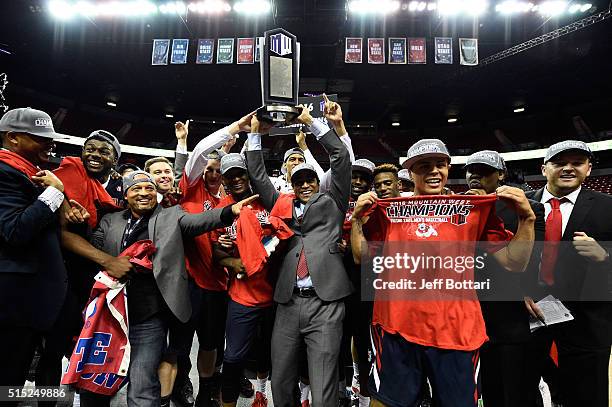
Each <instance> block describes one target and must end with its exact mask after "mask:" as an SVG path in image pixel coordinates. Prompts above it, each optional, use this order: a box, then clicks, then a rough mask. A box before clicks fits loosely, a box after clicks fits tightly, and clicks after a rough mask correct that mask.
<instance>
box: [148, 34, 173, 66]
mask: <svg viewBox="0 0 612 407" xmlns="http://www.w3.org/2000/svg"><path fill="white" fill-rule="evenodd" d="M169 48H170V40H153V51H152V52H151V65H168V50H169Z"/></svg>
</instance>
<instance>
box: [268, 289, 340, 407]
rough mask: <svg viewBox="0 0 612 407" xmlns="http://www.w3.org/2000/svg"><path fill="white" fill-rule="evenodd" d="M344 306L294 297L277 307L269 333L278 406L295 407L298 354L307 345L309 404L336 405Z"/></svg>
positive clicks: (334, 406)
mask: <svg viewBox="0 0 612 407" xmlns="http://www.w3.org/2000/svg"><path fill="white" fill-rule="evenodd" d="M343 319H344V303H343V302H341V301H339V302H325V301H322V300H321V299H319V298H318V297H311V298H304V297H299V296H298V295H296V294H294V295H293V297H292V298H291V300H289V302H287V303H286V304H278V307H277V309H276V317H275V320H274V330H273V332H272V395H273V398H274V405H275V406H277V407H294V402H295V399H294V390H295V384H296V383H297V381H298V368H297V366H298V351H299V349H300V345H301V343H302V342H304V343H305V344H306V353H307V359H308V375H309V377H310V386H311V394H312V404H313V405H314V406H317V407H319V406H322V407H337V405H338V354H339V352H340V340H341V338H342V321H343Z"/></svg>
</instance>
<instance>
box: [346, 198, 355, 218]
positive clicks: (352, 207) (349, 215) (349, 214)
mask: <svg viewBox="0 0 612 407" xmlns="http://www.w3.org/2000/svg"><path fill="white" fill-rule="evenodd" d="M355 206H357V201H351V202H349V207H348V210H347V211H346V215H345V216H344V221H345V222H350V221H351V218H352V217H353V211H354V210H355Z"/></svg>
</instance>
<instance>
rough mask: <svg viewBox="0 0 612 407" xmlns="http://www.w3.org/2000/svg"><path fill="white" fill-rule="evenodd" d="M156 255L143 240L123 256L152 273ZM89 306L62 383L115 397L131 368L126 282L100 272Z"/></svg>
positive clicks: (139, 269) (148, 243)
mask: <svg viewBox="0 0 612 407" xmlns="http://www.w3.org/2000/svg"><path fill="white" fill-rule="evenodd" d="M154 252H155V246H153V242H152V241H150V240H140V241H138V242H136V243H134V244H133V245H131V246H130V247H128V248H127V249H125V250H124V251H123V252H122V253H121V254H120V256H130V257H131V258H130V262H131V263H132V264H134V265H135V266H136V267H135V269H136V271H138V272H151V271H152V269H153V264H152V262H151V256H152V255H153V253H154ZM87 304H88V305H87V307H86V308H85V310H84V317H85V321H84V325H83V329H82V330H81V333H80V335H79V338H78V339H77V342H76V346H75V348H74V350H73V352H72V356H70V362H69V363H68V368H67V370H66V373H65V374H64V377H62V384H71V385H73V386H74V387H77V388H79V389H85V390H88V391H91V392H93V393H97V394H103V395H107V396H112V395H113V394H115V393H117V391H118V390H119V388H120V387H121V385H122V384H123V382H124V381H125V379H126V376H127V373H128V367H129V365H130V351H131V349H130V343H129V339H128V338H129V336H128V332H129V330H128V329H129V327H128V315H127V297H126V293H125V283H120V282H118V281H117V280H115V279H114V278H112V277H109V276H108V274H106V272H100V273H98V275H97V276H96V282H95V283H94V286H93V288H92V290H91V294H90V296H89V301H88V302H87Z"/></svg>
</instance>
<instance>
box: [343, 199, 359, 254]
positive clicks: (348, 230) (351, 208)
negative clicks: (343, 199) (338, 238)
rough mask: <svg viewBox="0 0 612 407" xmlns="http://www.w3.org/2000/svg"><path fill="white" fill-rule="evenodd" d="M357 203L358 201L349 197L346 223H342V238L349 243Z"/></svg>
mask: <svg viewBox="0 0 612 407" xmlns="http://www.w3.org/2000/svg"><path fill="white" fill-rule="evenodd" d="M355 205H357V201H355V200H353V198H349V206H348V209H347V210H346V216H345V217H344V224H343V225H342V239H344V240H345V241H346V242H347V243H348V241H349V240H351V218H352V217H353V211H354V210H355Z"/></svg>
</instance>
